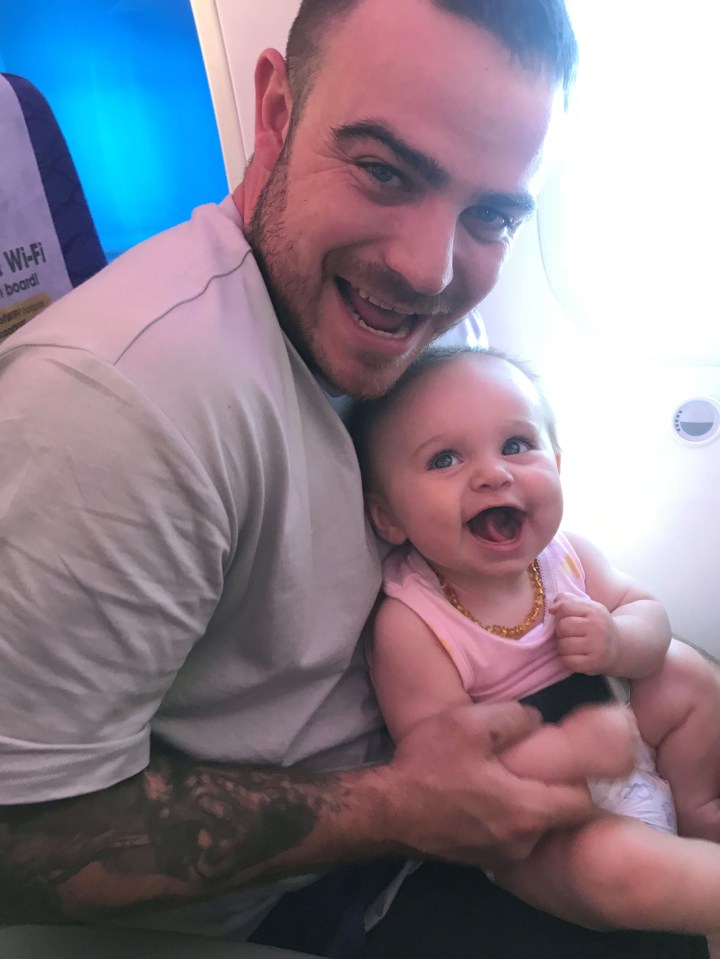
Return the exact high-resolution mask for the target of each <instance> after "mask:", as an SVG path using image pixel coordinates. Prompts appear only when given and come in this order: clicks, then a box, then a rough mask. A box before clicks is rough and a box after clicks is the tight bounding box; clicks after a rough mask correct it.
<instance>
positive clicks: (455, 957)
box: [253, 862, 708, 959]
mask: <svg viewBox="0 0 720 959" xmlns="http://www.w3.org/2000/svg"><path fill="white" fill-rule="evenodd" d="M398 866H399V863H398V862H383V863H370V864H367V865H364V866H352V867H344V868H342V869H339V870H335V871H334V872H332V873H329V874H328V875H327V876H325V877H324V878H323V879H321V880H320V881H319V882H317V883H315V884H314V885H313V886H310V887H308V888H307V889H302V890H300V891H299V892H294V893H290V894H289V895H287V896H285V897H284V898H283V899H282V900H281V902H280V903H278V905H277V906H276V907H275V909H274V910H273V911H272V912H271V913H270V915H269V916H268V917H267V919H266V920H265V921H264V922H263V924H262V925H261V926H260V928H259V929H258V930H257V931H256V933H255V935H254V936H253V941H254V942H261V943H264V944H266V945H271V946H279V947H281V948H283V947H284V948H286V949H297V950H299V951H301V952H308V953H310V954H312V955H317V956H326V957H330V959H708V951H707V944H706V941H705V939H704V938H703V937H701V936H680V935H675V934H671V933H656V932H593V931H591V930H589V929H583V928H582V927H580V926H574V925H572V924H571V923H568V922H563V921H562V920H561V919H556V918H554V917H553V916H549V915H547V914H546V913H543V912H539V911H538V910H537V909H533V908H532V907H531V906H527V905H525V904H524V903H522V902H520V900H518V899H516V898H515V897H514V896H511V895H510V894H509V893H507V892H505V891H504V890H502V889H500V888H499V887H498V886H495V885H494V884H493V883H492V882H490V880H489V879H487V877H486V876H485V875H484V874H483V873H482V872H481V871H480V870H478V869H472V868H470V867H466V866H455V865H451V864H448V863H439V862H438V863H425V864H424V865H423V866H421V867H420V869H418V870H417V871H416V872H415V873H413V874H412V875H411V876H410V877H408V878H407V879H406V880H405V882H404V883H403V885H402V887H401V889H400V892H399V893H398V896H397V898H396V899H395V901H394V903H393V905H392V907H391V909H390V911H389V912H388V914H387V916H386V917H385V918H384V919H383V920H382V921H381V922H380V923H379V924H378V925H377V926H375V927H374V928H373V929H372V930H371V931H370V932H369V933H368V934H367V935H366V936H365V935H364V934H363V931H362V915H363V912H364V910H365V907H366V905H367V904H369V903H370V902H372V900H373V899H374V898H375V896H376V895H377V893H378V892H379V891H380V890H381V889H382V888H384V886H385V884H386V883H387V881H388V879H389V878H390V876H392V875H394V873H395V872H396V871H397V869H398Z"/></svg>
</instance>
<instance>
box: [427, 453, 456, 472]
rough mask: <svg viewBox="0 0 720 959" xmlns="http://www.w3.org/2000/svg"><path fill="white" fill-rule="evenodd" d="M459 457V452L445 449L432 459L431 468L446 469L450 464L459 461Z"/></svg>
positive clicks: (452, 464)
mask: <svg viewBox="0 0 720 959" xmlns="http://www.w3.org/2000/svg"><path fill="white" fill-rule="evenodd" d="M457 461H458V458H457V454H456V453H453V452H451V451H450V450H443V451H442V453H438V454H437V455H436V456H433V458H432V459H431V460H430V464H429V466H430V469H431V470H446V469H448V467H450V466H454V465H455V463H457Z"/></svg>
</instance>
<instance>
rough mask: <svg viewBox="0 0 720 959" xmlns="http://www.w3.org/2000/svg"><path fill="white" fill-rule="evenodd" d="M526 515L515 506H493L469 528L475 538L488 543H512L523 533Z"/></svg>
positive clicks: (468, 524)
mask: <svg viewBox="0 0 720 959" xmlns="http://www.w3.org/2000/svg"><path fill="white" fill-rule="evenodd" d="M525 519H526V514H525V513H524V512H523V511H522V510H520V509H516V508H515V507H514V506H493V507H491V508H490V509H484V510H482V511H481V512H480V513H478V514H477V515H476V516H473V517H472V519H470V520H468V523H467V526H468V529H469V530H470V532H471V533H472V534H473V536H476V537H477V538H478V539H484V540H486V541H487V542H488V543H512V542H514V541H515V540H516V539H517V538H518V537H519V536H520V534H521V533H522V530H523V526H524V524H525Z"/></svg>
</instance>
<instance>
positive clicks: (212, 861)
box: [0, 703, 631, 922]
mask: <svg viewBox="0 0 720 959" xmlns="http://www.w3.org/2000/svg"><path fill="white" fill-rule="evenodd" d="M613 712H614V711H613ZM594 721H595V722H596V723H597V720H594ZM601 725H602V723H601ZM537 726H538V717H537V716H536V715H535V714H534V712H533V711H530V710H526V709H525V708H524V707H522V706H520V705H519V704H517V703H504V704H498V705H493V706H475V705H468V706H461V707H458V708H456V709H454V710H450V711H448V712H446V713H444V714H442V715H440V716H436V717H433V718H431V719H429V720H426V721H425V722H421V723H420V724H418V725H417V726H415V727H414V728H413V729H411V730H410V731H409V733H408V734H407V735H406V736H405V737H404V738H403V739H402V740H401V741H400V742H399V743H398V747H397V751H396V755H395V758H394V759H393V760H392V762H391V763H389V764H387V765H384V766H377V767H371V768H367V769H362V770H358V771H353V772H336V773H308V772H303V771H300V770H285V769H277V768H269V767H244V768H243V767H232V766H224V765H210V764H207V765H197V764H191V763H189V762H185V761H178V760H176V759H170V758H167V757H156V758H154V759H153V760H152V761H151V763H150V765H149V766H148V768H147V769H146V770H145V771H144V772H143V773H141V774H139V775H137V776H134V777H132V778H131V779H128V780H125V781H124V782H122V783H119V784H117V785H116V786H113V787H111V788H109V789H105V790H102V791H99V792H96V793H92V794H89V795H85V796H81V797H78V798H76V799H65V800H59V801H55V802H50V803H42V804H37V805H29V806H25V807H5V808H4V810H2V811H0V901H2V904H3V905H2V911H1V913H0V921H3V922H57V921H62V920H64V919H67V920H85V921H90V920H92V919H94V918H100V917H103V916H106V915H108V914H110V913H113V912H116V911H118V910H123V909H127V908H138V907H145V908H148V907H152V906H160V905H163V904H165V905H166V904H169V903H179V902H183V901H192V900H201V899H206V898H209V897H211V896H213V895H216V894H218V893H222V892H226V891H229V890H231V889H236V888H241V887H243V886H250V885H255V884H259V883H264V882H271V881H274V880H277V879H279V878H280V877H282V876H288V875H293V874H302V873H306V872H311V871H313V870H321V869H323V868H325V867H329V866H331V865H334V864H337V863H342V862H351V861H355V860H361V859H367V858H370V857H376V856H383V855H390V854H397V853H407V854H413V855H420V856H425V857H442V858H447V859H453V860H456V861H460V862H468V863H473V864H477V865H482V866H490V867H492V866H493V865H495V864H497V863H498V862H499V861H502V860H504V861H506V860H507V859H508V858H510V857H515V856H521V855H525V854H527V852H528V851H529V850H530V849H531V848H532V845H533V844H534V842H535V841H536V840H537V838H538V837H539V835H540V834H541V833H542V832H543V831H545V830H547V829H548V828H551V827H553V826H557V825H561V824H567V823H570V822H576V821H578V820H580V819H583V818H585V817H586V816H587V815H588V812H589V809H590V805H589V799H588V797H587V791H586V790H585V789H584V787H583V786H581V785H578V784H577V779H578V777H582V776H583V775H584V765H583V764H584V762H585V761H586V760H585V758H584V756H583V752H584V744H582V742H581V740H582V737H580V739H579V740H578V742H579V743H581V745H580V747H579V748H578V749H577V750H574V749H573V744H572V741H571V742H570V743H569V755H570V759H569V760H567V761H565V762H564V764H563V778H564V779H566V780H567V781H566V782H559V781H557V780H558V779H559V778H560V777H558V776H557V769H552V770H551V774H550V775H549V776H548V777H547V778H548V779H552V780H555V781H553V782H551V783H548V782H543V781H540V779H537V780H536V779H520V778H517V777H516V776H514V775H513V774H512V773H511V772H509V771H508V769H507V768H506V767H505V766H504V764H503V762H502V761H501V760H500V759H499V758H498V755H497V754H498V753H500V752H501V751H502V750H503V749H504V748H506V747H507V746H509V745H511V744H512V743H514V742H517V741H518V740H520V739H524V737H526V736H528V735H529V736H530V737H532V736H533V735H539V734H540V733H539V731H538V730H537ZM610 727H612V728H613V729H615V730H616V729H617V720H616V718H615V717H614V716H613V717H611V718H609V728H610ZM596 728H597V727H596ZM598 741H599V742H603V743H605V742H608V743H609V744H610V745H609V746H608V749H607V771H608V772H615V771H617V772H618V773H619V772H621V771H622V770H623V769H624V768H625V767H626V766H627V764H628V762H629V757H630V753H631V744H630V736H629V735H628V736H627V737H624V736H623V735H620V736H618V735H616V734H615V735H611V736H609V737H605V739H603V738H602V737H601V738H600V739H599V740H598ZM527 742H528V743H529V744H530V746H529V748H532V746H531V743H532V739H531V738H530V739H528V740H527ZM598 751H599V750H596V752H598ZM592 761H593V768H595V767H596V765H597V761H598V760H597V756H593V760H592Z"/></svg>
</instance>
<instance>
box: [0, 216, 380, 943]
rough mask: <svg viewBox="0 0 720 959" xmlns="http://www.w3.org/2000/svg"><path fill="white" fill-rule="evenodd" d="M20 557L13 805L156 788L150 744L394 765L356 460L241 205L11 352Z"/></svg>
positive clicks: (4, 605)
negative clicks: (123, 786) (135, 785)
mask: <svg viewBox="0 0 720 959" xmlns="http://www.w3.org/2000/svg"><path fill="white" fill-rule="evenodd" d="M0 544H1V545H0V549H1V550H2V576H1V577H0V610H1V611H2V612H1V613H0V762H1V766H0V768H2V776H0V803H2V804H16V803H31V802H39V801H42V800H48V799H58V798H63V797H67V796H72V795H77V794H84V793H87V792H91V791H95V790H100V789H103V788H105V787H107V786H109V785H111V784H113V783H116V782H118V781H120V780H123V779H125V778H127V777H129V776H132V775H133V774H135V773H137V772H139V771H140V770H141V769H143V768H144V767H145V765H146V764H147V761H148V756H149V740H150V734H151V731H152V733H153V734H154V735H156V736H158V737H160V738H162V739H163V740H164V741H166V742H167V743H169V744H171V745H172V746H174V747H176V748H177V749H179V750H181V751H182V752H184V753H186V754H188V755H189V756H192V757H197V758H200V759H211V760H220V761H228V762H257V763H280V764H284V765H291V764H295V763H303V764H305V765H311V766H314V767H318V768H338V767H350V766H357V765H360V764H362V763H363V762H366V761H369V760H370V759H373V758H375V757H376V756H377V755H379V751H380V749H381V748H382V747H383V745H384V737H383V736H382V734H381V731H380V730H381V721H380V717H379V713H378V710H377V706H376V703H375V699H374V696H373V694H372V692H371V687H370V682H369V677H368V673H367V669H366V665H365V661H364V656H363V654H362V650H361V649H360V648H359V646H358V642H357V641H358V637H359V636H360V633H361V631H362V627H363V623H364V621H365V619H366V617H367V615H368V612H369V610H370V608H371V606H372V603H373V601H374V599H375V596H376V593H377V590H378V587H379V583H380V572H379V563H378V557H377V551H376V546H375V543H374V540H373V538H372V536H371V534H370V531H369V528H368V527H367V525H366V523H365V521H364V518H363V509H362V493H361V486H360V478H359V474H358V469H357V464H356V459H355V454H354V451H353V448H352V444H351V442H350V439H349V437H348V436H347V433H346V431H345V428H344V427H343V425H342V423H341V421H340V419H339V418H338V416H337V414H336V413H335V412H334V410H333V409H332V406H331V404H330V402H329V400H328V398H327V396H326V395H325V393H324V392H323V391H322V390H321V388H320V387H319V386H318V384H317V383H316V381H315V379H314V378H313V376H312V375H311V373H310V372H309V370H308V369H307V367H306V366H305V365H304V364H303V362H302V361H301V360H300V358H299V357H298V355H297V353H296V352H295V350H294V349H293V347H292V346H291V345H290V344H289V342H288V341H287V340H286V338H285V337H284V335H283V334H282V332H281V330H280V328H279V326H278V322H277V319H276V316H275V314H274V311H273V308H272V305H271V302H270V299H269V297H268V294H267V291H266V289H265V286H264V283H263V280H262V277H261V275H260V273H259V270H258V268H257V265H256V263H255V261H254V259H253V257H252V254H251V252H250V249H249V247H248V245H247V243H246V241H245V239H244V237H243V235H242V232H241V223H240V220H239V217H238V216H237V213H236V211H235V208H234V206H233V204H232V201H231V200H229V199H228V200H226V201H225V202H224V203H223V204H222V205H221V206H219V207H216V206H207V207H201V208H200V209H198V210H196V211H195V213H194V215H193V218H192V219H191V220H190V221H189V222H188V223H185V224H182V225H181V226H179V227H176V228H174V229H172V230H169V231H167V232H166V233H164V234H161V235H159V236H157V237H154V238H153V239H151V240H148V241H147V242H146V243H143V244H141V245H140V246H139V247H136V248H135V249H133V250H131V251H130V252H129V253H127V254H125V255H124V256H122V257H120V258H119V259H118V260H116V261H115V262H114V263H112V264H111V265H110V266H109V267H108V268H106V269H105V270H103V271H102V272H101V273H100V274H98V275H97V276H96V277H94V278H93V279H92V280H90V281H88V282H87V283H85V284H83V285H82V286H81V287H79V288H78V289H76V290H75V291H73V292H72V293H70V294H69V295H68V296H66V297H64V298H63V299H62V300H60V302H59V303H57V304H55V305H53V306H52V307H50V308H48V309H47V310H46V311H45V312H44V313H43V314H41V316H39V317H37V318H36V319H35V320H33V322H32V323H30V324H29V325H28V326H26V327H25V328H24V329H22V330H20V331H19V332H17V333H15V334H14V335H13V336H12V337H10V338H9V339H8V340H6V341H5V343H4V344H3V345H2V347H0ZM253 897H254V898H258V893H257V891H256V892H255V893H254V894H252V896H250V898H253ZM236 899H237V897H234V899H233V902H234V905H233V906H232V908H231V907H230V906H228V907H227V909H224V910H223V913H226V916H225V918H221V917H220V916H216V919H217V920H218V925H222V924H223V923H231V922H232V923H233V924H235V921H236V920H237V923H238V924H240V920H239V919H238V918H237V916H236V914H237V912H238V907H239V904H238V902H237V901H235V900H236ZM223 900H224V901H226V902H227V901H228V897H223ZM203 911H204V912H207V909H206V907H198V910H197V912H198V914H199V913H200V912H203ZM195 912H196V910H195V909H194V908H189V907H185V908H184V918H185V922H184V923H183V924H184V925H185V926H187V925H188V922H189V921H190V914H191V913H195ZM233 917H235V918H233ZM148 924H152V922H149V923H148ZM155 924H157V925H166V926H167V925H177V923H175V922H162V923H161V922H157V923H155ZM193 928H200V927H199V926H198V925H197V923H195V924H194V925H193ZM203 931H205V932H208V931H212V930H208V929H203ZM216 931H217V930H216Z"/></svg>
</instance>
